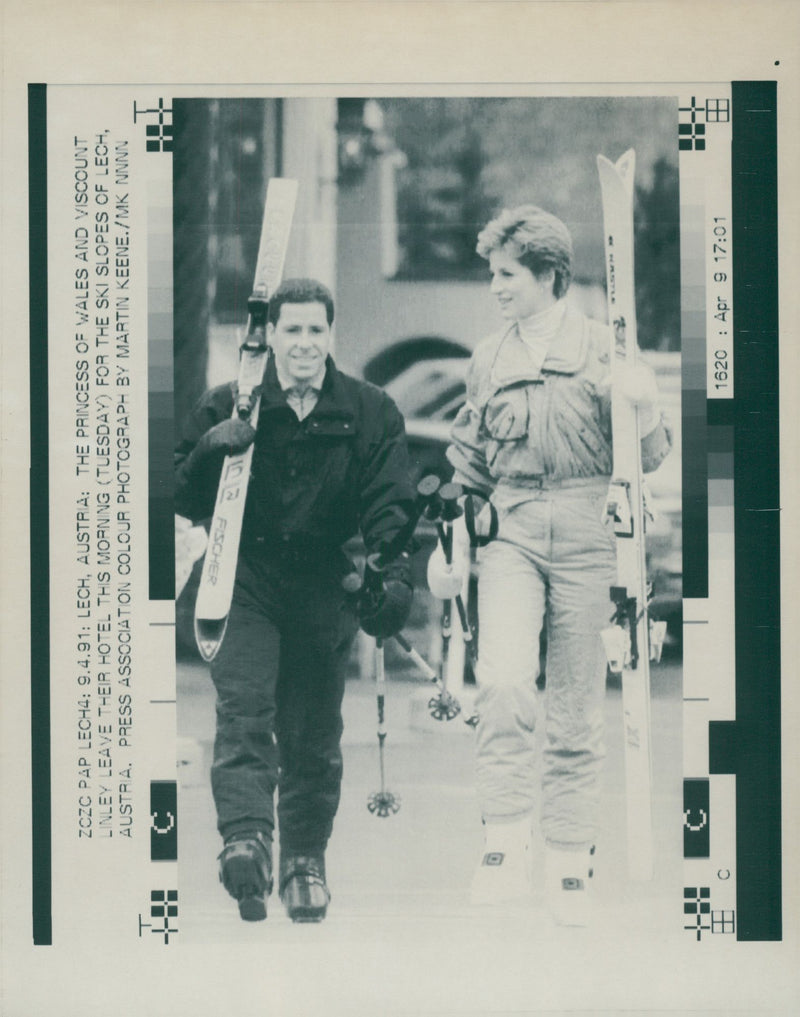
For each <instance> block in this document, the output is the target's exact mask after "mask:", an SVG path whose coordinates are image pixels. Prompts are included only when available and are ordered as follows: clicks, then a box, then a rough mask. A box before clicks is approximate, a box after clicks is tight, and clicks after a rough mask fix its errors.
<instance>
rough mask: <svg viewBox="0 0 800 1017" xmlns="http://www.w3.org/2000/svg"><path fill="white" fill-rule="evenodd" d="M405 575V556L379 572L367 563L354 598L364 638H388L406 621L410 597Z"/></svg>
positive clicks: (409, 585) (409, 588)
mask: <svg viewBox="0 0 800 1017" xmlns="http://www.w3.org/2000/svg"><path fill="white" fill-rule="evenodd" d="M409 573H410V570H409V564H408V558H407V556H405V555H403V556H402V557H401V558H399V559H397V560H396V561H394V562H391V563H390V564H389V565H386V566H384V567H383V568H382V569H380V570H376V569H375V568H373V566H371V565H370V564H369V561H368V562H367V566H366V575H365V581H364V585H363V587H362V588H361V593H360V595H359V598H358V616H359V620H360V622H361V628H362V629H363V630H364V631H365V632H366V633H367V635H369V636H375V637H377V638H378V639H389V638H390V636H393V635H395V634H396V633H398V632H399V631H400V630H401V629H402V628H403V626H404V625H405V623H406V622H407V621H408V616H409V614H410V612H411V601H412V599H413V596H414V587H413V585H412V583H411V577H410V574H409Z"/></svg>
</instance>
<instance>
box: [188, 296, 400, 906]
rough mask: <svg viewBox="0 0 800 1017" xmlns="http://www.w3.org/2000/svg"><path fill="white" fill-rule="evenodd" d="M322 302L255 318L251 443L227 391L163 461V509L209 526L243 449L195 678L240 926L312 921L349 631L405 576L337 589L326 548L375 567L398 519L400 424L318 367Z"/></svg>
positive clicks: (395, 602) (367, 395)
mask: <svg viewBox="0 0 800 1017" xmlns="http://www.w3.org/2000/svg"><path fill="white" fill-rule="evenodd" d="M333 315H334V306H333V298H332V296H331V294H330V292H329V291H328V289H327V288H326V287H325V286H323V285H322V284H321V283H319V282H317V281H316V280H312V279H290V280H287V281H286V282H284V283H283V284H282V285H281V286H280V287H279V288H278V289H277V290H276V292H275V293H274V294H273V296H272V298H271V300H270V302H269V315H268V326H267V335H268V341H269V345H270V348H271V354H272V355H271V356H270V359H269V362H268V365H267V369H266V372H265V377H264V384H263V391H262V395H261V409H260V414H259V419H258V426H257V429H256V430H253V428H252V427H251V426H250V425H249V424H248V423H247V422H246V421H243V420H240V419H238V418H236V417H232V410H233V405H234V400H235V389H236V386H235V384H227V385H223V386H219V387H218V388H215V389H212V390H211V391H210V392H208V393H207V394H206V395H205V396H204V397H203V398H202V399H201V400H200V402H199V404H198V405H197V407H196V408H195V409H194V411H193V412H192V414H191V416H190V418H189V420H188V421H187V424H186V427H185V430H184V437H183V441H182V443H181V444H180V446H179V448H178V451H177V455H176V496H175V508H176V511H177V512H178V513H180V514H181V515H184V516H187V517H188V518H190V519H192V520H194V521H197V520H201V519H206V518H208V517H209V516H211V514H212V513H213V509H214V500H215V495H216V490H217V484H218V481H219V475H220V469H221V465H222V461H223V459H224V457H225V455H227V454H229V453H234V452H240V451H243V450H244V449H245V448H247V447H248V446H249V445H250V444H251V443H252V442H255V447H254V453H253V460H252V475H251V480H250V484H249V487H248V494H247V502H246V505H245V513H244V522H243V527H242V537H241V543H240V551H239V561H238V566H237V573H236V583H235V587H234V593H233V602H232V605H231V612H230V616H229V620H228V627H227V633H226V636H225V639H224V642H223V644H222V647H221V648H220V651H219V653H218V654H217V656H216V658H215V659H214V661H213V663H212V665H211V676H212V679H213V682H214V686H215V688H216V693H217V705H216V739H215V744H214V759H213V764H212V768H211V783H212V791H213V794H214V802H215V806H216V811H217V827H218V829H219V832H220V834H221V836H222V838H223V841H224V846H223V850H222V853H221V854H220V856H219V861H220V879H221V880H222V882H223V884H224V885H225V888H226V889H227V890H228V892H229V893H230V894H231V896H232V897H234V898H235V899H236V901H237V902H238V905H239V912H240V914H241V916H242V918H244V919H246V920H249V921H255V920H261V919H263V918H265V917H266V898H267V896H268V895H269V893H270V892H271V890H272V886H273V875H272V871H273V865H272V862H273V857H272V856H273V850H272V845H273V831H274V826H275V815H274V805H273V797H274V793H275V790H276V789H277V796H278V801H277V818H278V829H279V846H280V866H279V874H278V892H279V895H280V897H281V900H282V901H283V904H284V906H285V907H286V910H287V912H288V914H289V917H290V918H292V920H293V921H299V922H302V921H321V920H322V919H323V918H324V917H325V914H326V911H327V906H328V902H329V900H330V892H329V890H328V887H327V883H326V874H325V849H326V846H327V843H328V839H329V837H330V835H331V830H332V827H333V820H334V816H335V815H336V811H337V808H338V805H339V796H340V788H341V781H342V753H341V748H340V740H341V735H342V729H343V724H342V715H341V704H342V698H343V693H344V677H345V665H346V662H347V657H348V652H349V649H350V646H351V643H352V640H353V638H354V636H355V634H356V631H357V629H358V624H359V621H360V622H361V625H362V627H363V628H364V630H365V631H367V632H368V633H370V634H372V635H377V636H381V637H383V638H386V637H388V636H390V635H392V634H393V633H395V632H397V631H399V630H400V628H401V627H402V626H403V624H404V623H405V621H406V618H407V617H408V613H409V610H410V606H411V598H412V586H411V581H410V575H409V566H408V559H407V557H406V556H402V557H401V558H400V559H398V560H397V561H396V562H394V563H392V564H390V565H388V566H387V567H386V568H385V569H384V571H383V573H382V577H381V578H382V585H381V589H380V591H379V592H378V595H377V596H374V595H372V596H370V597H369V598H367V597H364V596H362V597H361V598H360V599H359V598H354V597H353V595H352V594H347V593H346V592H345V590H344V588H343V585H342V580H343V578H344V577H345V576H346V575H348V574H350V573H352V572H353V565H352V563H351V562H350V561H349V559H348V558H347V556H346V555H345V554H344V552H343V551H342V545H343V544H344V543H345V542H346V541H347V540H349V539H350V538H351V537H352V536H354V535H355V534H356V533H357V532H358V531H359V530H360V532H361V534H362V536H363V539H364V543H365V545H366V549H367V552H368V553H373V552H376V551H379V550H380V549H381V548H382V547H383V546H385V545H386V544H387V543H388V542H389V541H390V540H391V539H392V538H393V537H394V536H395V535H396V534H397V532H398V531H399V530H400V529H401V528H402V526H403V524H404V523H405V522H406V521H407V519H408V518H409V516H410V514H411V511H412V507H413V501H414V490H413V485H412V483H411V479H410V471H409V464H408V454H407V449H406V443H405V433H404V425H403V420H402V417H401V415H400V412H399V411H398V409H397V407H396V406H395V405H394V403H393V402H392V401H391V399H390V398H389V397H388V396H387V395H386V394H385V393H383V392H382V391H381V390H380V389H378V388H376V387H375V386H372V385H369V384H368V383H366V382H363V381H358V380H356V379H355V378H351V377H349V376H348V375H346V374H343V373H342V372H341V371H339V370H338V369H337V367H336V365H335V364H334V362H333V360H332V358H331V356H330V353H329V350H330V345H331V325H332V323H333Z"/></svg>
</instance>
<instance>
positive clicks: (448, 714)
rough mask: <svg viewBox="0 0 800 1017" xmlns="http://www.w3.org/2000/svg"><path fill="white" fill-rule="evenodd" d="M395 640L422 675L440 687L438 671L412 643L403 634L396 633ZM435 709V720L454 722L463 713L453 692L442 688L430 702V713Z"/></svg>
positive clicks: (433, 714) (432, 714)
mask: <svg viewBox="0 0 800 1017" xmlns="http://www.w3.org/2000/svg"><path fill="white" fill-rule="evenodd" d="M393 638H394V641H395V642H396V643H397V644H398V645H399V646H400V647H402V649H403V650H405V652H406V653H407V654H408V655H409V657H410V658H411V659H412V660H413V661H414V663H415V664H416V665H417V667H418V668H419V669H420V671H422V673H423V674H424V675H425V677H426V678H427V679H428V681H430V682H433V683H434V684H436V685H437V686H438V685H439V675H438V674H437V673H436V671H434V669H433V668H432V667H431V665H430V664H429V663H428V662H427V660H425V658H424V657H423V656H422V655H421V654H420V653H418V652H417V650H415V649H414V647H413V646H412V645H411V643H409V641H408V640H407V639H406V637H405V636H404V635H403V633H402V632H396V633H395V634H394V636H393ZM434 707H435V709H436V712H435V713H433V712H432V713H431V716H433V717H434V719H435V720H452V719H453V718H454V717H457V716H458V715H459V713H461V704H460V703H459V701H458V700H457V699H456V697H455V696H454V695H453V694H452V693H451V692H447V691H446V690H445V689H442V688H441V687H440V689H439V694H438V695H437V696H434V697H432V698H431V699H430V700H429V701H428V709H429V710H430V711H433V710H434Z"/></svg>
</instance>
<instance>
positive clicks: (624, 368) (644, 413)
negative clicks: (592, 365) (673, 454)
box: [614, 364, 661, 438]
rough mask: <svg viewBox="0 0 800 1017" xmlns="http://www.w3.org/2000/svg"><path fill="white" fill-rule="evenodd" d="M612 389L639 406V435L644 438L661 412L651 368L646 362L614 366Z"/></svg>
mask: <svg viewBox="0 0 800 1017" xmlns="http://www.w3.org/2000/svg"><path fill="white" fill-rule="evenodd" d="M614 390H615V391H616V392H619V394H620V395H621V396H623V398H625V399H627V400H628V402H629V403H632V404H633V405H634V406H637V407H638V408H639V436H640V437H641V438H644V437H645V435H648V434H650V432H651V431H654V430H655V428H656V427H657V426H658V422H659V420H660V419H661V413H660V412H659V409H658V388H657V386H656V377H655V374H653V371H652V369H651V368H650V367H648V366H647V365H646V364H637V365H636V366H635V367H629V366H628V365H627V364H620V365H618V366H615V368H614Z"/></svg>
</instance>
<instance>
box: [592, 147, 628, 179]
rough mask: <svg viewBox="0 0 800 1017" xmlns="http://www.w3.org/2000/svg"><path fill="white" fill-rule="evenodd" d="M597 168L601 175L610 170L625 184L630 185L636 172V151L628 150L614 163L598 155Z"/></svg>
mask: <svg viewBox="0 0 800 1017" xmlns="http://www.w3.org/2000/svg"><path fill="white" fill-rule="evenodd" d="M597 167H598V169H599V170H600V173H601V174H602V173H603V171H604V170H605V171H608V170H612V171H613V172H614V173H615V174H616V175H617V176H619V177H620V178H621V179H622V180H624V181H625V182H626V183H632V181H633V177H634V174H635V172H636V150H635V149H633V148H629V149H628V151H627V152H623V153H622V155H621V156H620V157H619V159H617V161H616V162H612V161H611V159H608V158H606V156H604V155H598V157H597Z"/></svg>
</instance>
